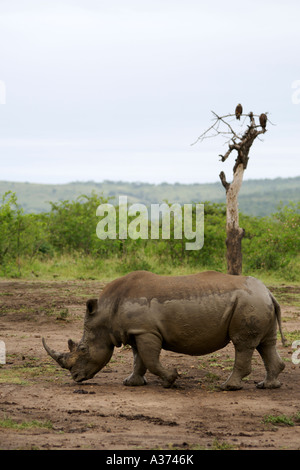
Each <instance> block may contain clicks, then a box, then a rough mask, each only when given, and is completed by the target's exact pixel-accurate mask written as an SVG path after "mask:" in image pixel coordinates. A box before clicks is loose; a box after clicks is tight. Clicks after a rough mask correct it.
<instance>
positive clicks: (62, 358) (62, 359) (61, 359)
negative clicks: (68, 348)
mask: <svg viewBox="0 0 300 470" xmlns="http://www.w3.org/2000/svg"><path fill="white" fill-rule="evenodd" d="M42 342H43V346H44V348H45V349H46V351H47V353H48V354H49V356H51V357H52V359H54V360H55V361H56V362H57V363H58V364H59V365H60V366H61V367H63V368H64V369H69V367H68V363H67V358H68V354H66V353H58V352H56V351H54V349H51V348H49V346H47V344H46V341H45V340H44V338H42Z"/></svg>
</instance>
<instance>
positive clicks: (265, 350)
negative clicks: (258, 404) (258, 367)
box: [257, 344, 285, 388]
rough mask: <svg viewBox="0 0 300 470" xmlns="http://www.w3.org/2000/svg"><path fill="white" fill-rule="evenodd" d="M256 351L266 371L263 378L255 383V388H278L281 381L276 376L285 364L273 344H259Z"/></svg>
mask: <svg viewBox="0 0 300 470" xmlns="http://www.w3.org/2000/svg"><path fill="white" fill-rule="evenodd" d="M257 351H258V352H259V354H260V355H261V357H262V360H263V362H264V365H265V368H266V371H267V374H266V377H265V379H264V380H263V381H262V382H259V383H258V384H257V388H279V387H280V386H281V383H280V382H279V380H278V379H277V377H278V375H279V374H280V372H282V371H283V369H284V368H285V364H284V362H283V361H282V359H281V358H280V357H279V355H278V352H277V350H276V346H275V344H260V345H259V346H258V347H257Z"/></svg>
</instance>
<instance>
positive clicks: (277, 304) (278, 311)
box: [270, 292, 286, 346]
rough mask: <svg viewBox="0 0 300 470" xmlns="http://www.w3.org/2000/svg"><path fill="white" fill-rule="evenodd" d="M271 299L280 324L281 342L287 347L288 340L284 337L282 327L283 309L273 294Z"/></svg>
mask: <svg viewBox="0 0 300 470" xmlns="http://www.w3.org/2000/svg"><path fill="white" fill-rule="evenodd" d="M270 294H271V292H270ZM271 299H272V302H273V305H274V309H275V315H276V318H277V322H278V327H279V332H280V336H281V341H282V344H283V346H286V338H285V337H284V335H283V331H282V327H281V308H280V305H279V303H278V302H277V300H276V299H275V297H274V296H273V294H271Z"/></svg>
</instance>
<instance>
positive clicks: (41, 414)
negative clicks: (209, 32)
mask: <svg viewBox="0 0 300 470" xmlns="http://www.w3.org/2000/svg"><path fill="white" fill-rule="evenodd" d="M103 285H104V283H102V282H98V281H70V282H58V281H53V282H49V281H45V282H41V281H32V282H31V281H19V280H18V281H15V280H9V281H8V280H2V281H0V340H3V341H4V342H5V344H6V352H7V355H6V360H7V363H6V364H5V365H3V366H0V449H2V450H6V449H7V450H10V449H17V450H18V449H25V450H31V449H40V450H43V449H51V450H54V449H62V450H64V449H69V450H76V449H78V450H79V449H93V450H96V449H97V450H104V449H105V450H114V449H115V450H122V449H127V450H128V449H130V450H132V449H152V450H155V449H169V450H171V449H185V450H186V449H193V450H195V449H199V450H200V449H237V450H240V449H247V450H256V449H264V450H277V449H290V450H295V449H300V419H299V415H300V365H297V364H294V363H293V362H292V360H291V359H292V353H293V352H294V351H295V350H294V349H292V347H291V343H292V341H294V340H296V339H300V308H299V294H300V288H299V287H293V286H287V287H284V286H283V287H281V288H280V289H279V288H278V287H277V288H276V289H275V288H274V289H272V288H271V290H272V291H273V293H274V294H275V296H276V295H277V298H278V296H279V300H280V303H281V306H282V316H283V328H284V331H285V333H288V334H289V335H290V336H289V338H290V340H289V346H287V347H283V346H282V344H281V342H280V340H278V350H279V353H280V355H281V357H282V358H283V359H284V361H285V364H286V367H285V370H284V371H283V372H282V374H281V375H280V380H281V382H282V387H281V388H280V389H276V390H260V389H257V388H256V386H255V385H256V383H257V382H259V381H260V380H262V379H263V378H264V375H265V371H264V366H263V364H262V361H261V358H260V356H259V355H258V353H255V354H254V357H253V361H252V364H253V369H252V373H251V375H250V376H249V377H248V379H247V380H245V385H244V388H243V389H242V390H239V391H235V392H222V391H220V390H219V388H218V386H219V385H220V384H221V383H222V382H223V381H224V380H225V379H226V377H227V376H228V374H229V373H230V370H231V368H232V365H233V357H234V354H233V347H232V345H231V344H229V345H228V346H227V347H226V348H224V349H223V350H221V351H217V352H216V353H214V354H210V355H208V356H202V357H190V356H185V355H181V354H175V353H171V352H167V351H163V352H162V355H161V360H162V362H163V363H164V365H165V366H170V367H174V366H175V367H176V368H177V369H178V371H179V374H180V377H179V378H178V379H177V381H176V386H174V387H173V388H171V389H164V388H163V387H162V385H161V383H160V379H159V378H157V377H156V376H154V375H152V374H150V373H149V372H147V375H146V377H147V380H148V385H147V386H143V387H125V386H124V385H123V384H122V382H123V379H124V378H125V377H127V376H128V375H129V374H130V372H131V369H132V352H131V349H130V348H128V347H122V348H116V349H115V352H114V355H113V357H112V360H111V361H110V363H109V364H108V365H107V366H106V367H105V368H104V369H103V370H102V371H100V372H99V373H98V374H97V375H96V376H95V377H94V378H93V379H91V380H89V381H87V382H86V383H83V384H79V385H78V384H76V383H75V382H73V381H72V379H71V376H70V374H69V372H68V371H66V370H63V369H61V368H60V367H59V366H58V365H57V364H56V363H54V361H53V360H52V359H51V358H50V357H49V356H47V354H46V352H45V350H44V349H43V347H42V337H45V338H46V339H47V341H48V344H49V345H50V346H51V347H52V348H54V349H57V350H61V351H66V350H67V340H68V338H72V339H74V340H76V341H78V340H79V339H80V338H81V334H82V326H83V317H84V313H85V302H86V300H87V299H88V298H90V297H97V296H98V295H99V292H100V290H101V289H102V288H103ZM278 416H281V419H279V418H278ZM280 421H281V422H280Z"/></svg>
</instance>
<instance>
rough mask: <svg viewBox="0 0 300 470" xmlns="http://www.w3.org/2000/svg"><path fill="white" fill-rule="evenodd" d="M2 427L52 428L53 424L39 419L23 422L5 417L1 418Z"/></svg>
mask: <svg viewBox="0 0 300 470" xmlns="http://www.w3.org/2000/svg"><path fill="white" fill-rule="evenodd" d="M0 428H6V429H17V430H20V429H33V428H46V429H52V428H53V424H52V423H51V421H49V420H47V421H38V420H35V419H33V420H31V421H22V422H21V423H18V422H17V421H14V420H13V419H11V418H4V419H0Z"/></svg>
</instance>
